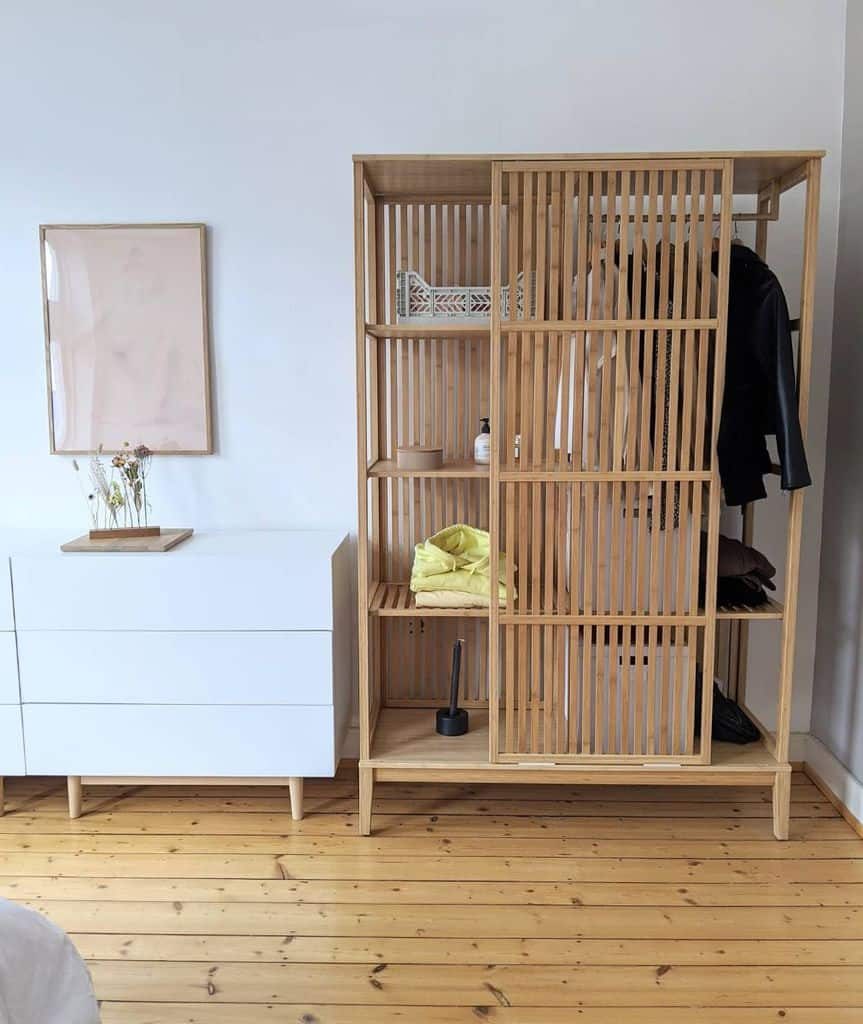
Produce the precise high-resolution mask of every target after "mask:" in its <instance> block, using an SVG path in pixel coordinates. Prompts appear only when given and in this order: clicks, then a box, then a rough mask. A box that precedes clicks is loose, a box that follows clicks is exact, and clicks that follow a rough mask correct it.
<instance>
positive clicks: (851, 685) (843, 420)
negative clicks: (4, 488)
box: [812, 2, 863, 782]
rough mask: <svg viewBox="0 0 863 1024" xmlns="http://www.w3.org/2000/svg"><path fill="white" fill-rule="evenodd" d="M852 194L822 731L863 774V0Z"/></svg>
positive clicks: (849, 137) (830, 476) (828, 520)
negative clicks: (862, 393) (862, 453)
mask: <svg viewBox="0 0 863 1024" xmlns="http://www.w3.org/2000/svg"><path fill="white" fill-rule="evenodd" d="M846 58H847V60H846V76H847V77H846V81H845V131H844V139H843V146H842V201H841V207H840V217H839V225H840V226H839V262H838V267H837V274H836V318H835V322H834V334H833V352H834V358H833V373H832V379H831V401H830V429H829V433H828V443H827V480H826V488H825V505H824V543H823V547H822V554H821V595H820V609H819V617H818V656H817V660H816V663H815V664H816V670H817V671H816V682H815V693H814V699H813V706H812V731H813V733H814V734H815V735H816V736H817V737H818V739H819V740H821V741H822V743H823V744H824V745H825V746H826V747H827V748H828V749H829V750H830V751H831V752H832V753H833V754H834V755H835V756H836V757H837V758H838V759H839V760H840V761H841V762H842V763H843V764H844V765H845V766H846V767H847V768H849V769H850V770H851V771H852V772H853V774H854V775H855V776H856V777H857V779H859V780H861V782H863V462H861V457H860V453H861V449H863V402H861V382H863V305H861V295H863V4H861V3H859V2H855V3H851V4H849V7H848V36H847V49H846Z"/></svg>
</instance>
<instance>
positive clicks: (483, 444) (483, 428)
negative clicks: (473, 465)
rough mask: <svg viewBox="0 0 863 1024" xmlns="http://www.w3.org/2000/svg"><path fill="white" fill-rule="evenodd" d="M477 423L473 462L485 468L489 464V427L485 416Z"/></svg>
mask: <svg viewBox="0 0 863 1024" xmlns="http://www.w3.org/2000/svg"><path fill="white" fill-rule="evenodd" d="M479 422H480V424H481V425H480V429H479V433H478V434H477V435H476V437H475V438H474V442H473V461H474V462H481V463H482V464H483V465H486V466H487V465H488V464H489V462H491V427H489V425H488V417H487V416H483V417H482V419H480V421H479Z"/></svg>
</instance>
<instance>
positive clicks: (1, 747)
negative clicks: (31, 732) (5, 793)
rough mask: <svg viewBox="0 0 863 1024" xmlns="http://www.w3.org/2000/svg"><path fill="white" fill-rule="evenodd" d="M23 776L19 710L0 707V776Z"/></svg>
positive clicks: (22, 749)
mask: <svg viewBox="0 0 863 1024" xmlns="http://www.w3.org/2000/svg"><path fill="white" fill-rule="evenodd" d="M23 774H24V741H23V739H22V736H21V708H20V707H19V706H18V705H17V704H15V705H14V706H13V705H11V704H7V705H3V706H0V775H23Z"/></svg>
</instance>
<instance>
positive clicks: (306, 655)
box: [0, 531, 355, 817]
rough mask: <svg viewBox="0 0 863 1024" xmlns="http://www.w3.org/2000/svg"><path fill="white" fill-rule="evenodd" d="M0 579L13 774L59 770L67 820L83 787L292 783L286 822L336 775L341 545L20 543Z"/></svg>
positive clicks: (262, 535)
mask: <svg viewBox="0 0 863 1024" xmlns="http://www.w3.org/2000/svg"><path fill="white" fill-rule="evenodd" d="M11 572H12V585H13V592H14V615H15V626H16V629H17V649H18V668H19V675H20V692H21V703H22V710H23V722H24V745H25V749H26V771H27V773H28V774H33V775H66V776H70V777H72V786H71V788H70V807H71V809H72V813H73V814H77V813H79V812H80V783H81V782H83V783H84V784H95V783H98V782H100V781H102V782H107V781H111V782H114V781H118V780H123V781H125V780H127V779H136V780H137V779H142V778H146V779H148V780H152V781H158V780H159V779H162V780H170V781H175V780H177V779H184V778H195V779H196V780H197V781H199V782H202V781H213V782H216V781H219V782H224V781H225V780H226V779H234V778H235V779H238V780H242V781H244V782H246V783H248V782H250V781H261V782H263V781H268V782H272V780H274V779H279V780H284V781H288V780H290V781H291V783H292V786H291V796H292V810H293V812H294V815H295V817H299V816H301V801H302V786H301V779H302V777H303V776H306V775H316V776H331V775H333V774H334V773H335V770H336V767H337V765H338V762H339V758H340V755H341V749H342V744H343V741H344V738H345V734H346V731H347V728H348V725H349V720H350V709H351V694H352V691H353V665H352V661H353V658H352V647H353V643H352V638H353V635H354V633H355V630H354V628H353V600H352V597H351V579H352V573H353V570H352V566H351V559H350V552H349V544H348V538H347V537H345V536H343V535H341V534H335V533H332V532H323V531H321V532H317V531H308V532H307V531H302V532H299V531H298V532H294V531H290V532H289V531H256V532H224V533H202V534H195V535H194V536H193V537H192V538H191V540H189V541H186V542H185V543H184V544H182V545H181V546H180V547H178V548H176V549H174V550H173V551H169V552H165V553H159V554H126V553H123V554H89V553H88V554H71V553H61V552H60V551H59V550H57V549H56V545H51V546H50V547H48V546H47V545H46V547H45V549H44V550H40V549H38V548H37V547H34V546H32V545H31V546H30V547H29V549H27V550H21V551H17V552H16V551H13V552H12V556H11ZM0 609H2V606H0ZM0 614H2V610H0ZM12 636H13V642H14V636H15V635H14V634H13V635H12ZM13 650H14V646H13ZM0 695H2V691H0ZM15 698H16V700H17V685H16V693H15ZM8 774H11V772H8Z"/></svg>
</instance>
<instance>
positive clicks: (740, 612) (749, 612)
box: [716, 598, 785, 622]
mask: <svg viewBox="0 0 863 1024" xmlns="http://www.w3.org/2000/svg"><path fill="white" fill-rule="evenodd" d="M784 614H785V609H784V607H783V606H782V605H781V604H780V603H779V602H778V601H774V600H773V599H772V598H768V599H767V604H762V605H759V606H758V607H757V608H747V607H745V606H744V605H737V606H735V605H720V606H719V607H718V608H717V609H716V618H717V619H733V620H737V621H744V620H745V621H747V622H748V621H751V620H754V619H781V618H782V616H783V615H784Z"/></svg>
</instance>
